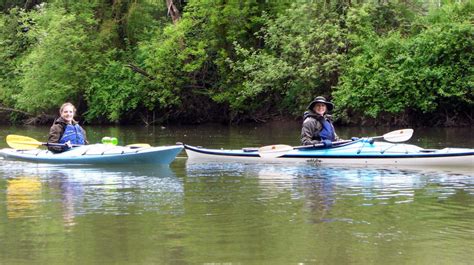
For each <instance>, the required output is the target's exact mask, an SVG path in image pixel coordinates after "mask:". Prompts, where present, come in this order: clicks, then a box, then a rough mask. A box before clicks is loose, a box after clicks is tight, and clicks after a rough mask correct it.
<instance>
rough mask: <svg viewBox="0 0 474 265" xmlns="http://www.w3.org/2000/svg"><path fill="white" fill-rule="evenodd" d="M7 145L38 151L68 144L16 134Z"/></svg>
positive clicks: (145, 146)
mask: <svg viewBox="0 0 474 265" xmlns="http://www.w3.org/2000/svg"><path fill="white" fill-rule="evenodd" d="M6 140H7V144H8V146H10V147H11V148H13V149H20V150H32V149H36V148H38V147H39V146H42V145H43V146H65V145H66V144H60V143H45V142H39V141H37V140H36V139H33V138H31V137H28V136H22V135H15V134H10V135H7V138H6ZM72 146H73V147H77V146H81V145H80V144H73V145H72ZM127 147H130V148H148V147H151V146H150V145H149V144H129V145H127Z"/></svg>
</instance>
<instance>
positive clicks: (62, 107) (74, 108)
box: [59, 102, 76, 115]
mask: <svg viewBox="0 0 474 265" xmlns="http://www.w3.org/2000/svg"><path fill="white" fill-rule="evenodd" d="M67 106H71V107H72V110H73V111H74V113H76V107H74V105H73V104H72V103H70V102H66V103H64V104H62V105H61V108H59V115H61V113H63V109H64V108H65V107H67Z"/></svg>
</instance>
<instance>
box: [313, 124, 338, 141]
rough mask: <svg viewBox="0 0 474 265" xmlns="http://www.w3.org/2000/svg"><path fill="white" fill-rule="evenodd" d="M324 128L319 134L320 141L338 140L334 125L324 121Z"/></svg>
mask: <svg viewBox="0 0 474 265" xmlns="http://www.w3.org/2000/svg"><path fill="white" fill-rule="evenodd" d="M321 125H322V126H323V128H322V129H321V131H320V132H319V134H318V135H317V137H316V138H319V139H318V140H320V141H321V140H331V141H334V140H336V134H335V133H334V127H333V126H332V124H331V123H330V122H329V121H328V120H326V119H323V121H322V124H321Z"/></svg>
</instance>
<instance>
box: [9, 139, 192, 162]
mask: <svg viewBox="0 0 474 265" xmlns="http://www.w3.org/2000/svg"><path fill="white" fill-rule="evenodd" d="M181 150H183V146H181V145H173V146H158V147H140V148H133V147H127V146H114V145H108V144H91V145H83V146H79V147H74V148H72V149H71V150H69V151H66V152H62V153H58V154H55V153H52V152H50V151H48V150H41V149H33V150H18V149H12V148H4V149H1V150H0V156H2V157H4V158H5V159H11V160H23V161H29V162H36V163H54V164H101V165H104V164H161V165H168V164H170V163H171V162H173V160H174V159H175V158H176V156H177V155H178V154H179V152H181Z"/></svg>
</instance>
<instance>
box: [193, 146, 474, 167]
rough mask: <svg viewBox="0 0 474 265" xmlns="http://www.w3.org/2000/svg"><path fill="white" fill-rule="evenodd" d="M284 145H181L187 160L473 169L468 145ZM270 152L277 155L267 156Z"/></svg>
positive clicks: (471, 152)
mask: <svg viewBox="0 0 474 265" xmlns="http://www.w3.org/2000/svg"><path fill="white" fill-rule="evenodd" d="M287 147H289V146H287V145H275V146H267V147H263V148H243V149H234V150H226V149H207V148H202V147H196V146H191V145H184V148H185V150H186V154H187V155H188V159H189V160H208V161H209V160H211V161H255V162H265V161H272V162H285V161H289V162H313V163H317V164H343V165H352V164H353V165H400V166H422V167H427V166H428V167H439V166H441V167H470V168H472V169H473V170H474V149H469V148H444V149H423V148H420V147H418V146H415V145H411V144H400V143H388V142H373V141H372V142H367V141H354V142H349V143H345V144H341V145H336V146H334V147H332V148H324V147H292V148H287ZM272 152H273V153H274V154H276V155H268V154H271V153H272Z"/></svg>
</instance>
